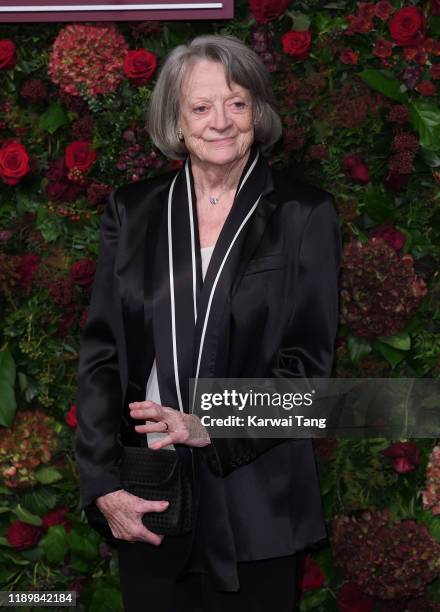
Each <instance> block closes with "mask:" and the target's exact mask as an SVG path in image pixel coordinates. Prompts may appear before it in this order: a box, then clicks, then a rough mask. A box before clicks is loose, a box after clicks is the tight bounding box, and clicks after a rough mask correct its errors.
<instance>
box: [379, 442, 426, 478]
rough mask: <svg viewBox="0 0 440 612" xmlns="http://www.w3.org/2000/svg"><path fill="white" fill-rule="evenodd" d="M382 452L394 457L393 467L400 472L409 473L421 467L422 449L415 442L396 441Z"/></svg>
mask: <svg viewBox="0 0 440 612" xmlns="http://www.w3.org/2000/svg"><path fill="white" fill-rule="evenodd" d="M382 452H383V454H384V455H385V456H386V457H391V458H392V459H393V467H394V469H395V471H396V472H397V473H398V474H407V473H408V472H413V471H414V470H416V469H417V468H418V467H419V464H420V450H419V449H418V448H417V446H416V445H415V444H414V442H394V444H392V445H391V446H389V447H388V448H387V449H386V450H384V451H382Z"/></svg>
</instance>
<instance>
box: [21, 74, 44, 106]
mask: <svg viewBox="0 0 440 612" xmlns="http://www.w3.org/2000/svg"><path fill="white" fill-rule="evenodd" d="M20 94H21V96H22V97H23V98H24V99H25V100H27V101H28V102H31V103H34V104H35V103H37V102H42V101H43V100H46V98H47V85H46V83H45V82H44V81H42V80H41V79H28V80H27V81H25V82H24V83H23V85H22V87H21V89H20Z"/></svg>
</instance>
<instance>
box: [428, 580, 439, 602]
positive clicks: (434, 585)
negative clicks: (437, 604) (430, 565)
mask: <svg viewBox="0 0 440 612" xmlns="http://www.w3.org/2000/svg"><path fill="white" fill-rule="evenodd" d="M427 591H428V597H429V598H430V599H433V600H434V601H440V578H437V580H434V582H431V584H429V585H428V590H427Z"/></svg>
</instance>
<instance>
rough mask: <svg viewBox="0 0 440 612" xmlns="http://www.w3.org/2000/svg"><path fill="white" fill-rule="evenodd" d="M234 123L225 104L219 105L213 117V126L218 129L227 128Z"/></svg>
mask: <svg viewBox="0 0 440 612" xmlns="http://www.w3.org/2000/svg"><path fill="white" fill-rule="evenodd" d="M231 125H232V119H231V117H230V116H229V114H228V113H227V111H226V109H225V107H224V106H219V107H218V108H215V109H214V115H213V118H212V127H214V128H215V129H217V130H222V131H223V130H225V129H227V128H228V127H230V126H231Z"/></svg>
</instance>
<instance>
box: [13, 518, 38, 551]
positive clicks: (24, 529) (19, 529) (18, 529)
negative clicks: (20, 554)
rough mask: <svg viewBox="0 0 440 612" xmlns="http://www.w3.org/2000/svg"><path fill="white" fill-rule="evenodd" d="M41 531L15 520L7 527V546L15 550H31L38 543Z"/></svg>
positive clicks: (34, 526)
mask: <svg viewBox="0 0 440 612" xmlns="http://www.w3.org/2000/svg"><path fill="white" fill-rule="evenodd" d="M40 536H41V531H40V529H39V527H37V526H36V525H29V523H23V522H22V521H19V520H16V521H14V522H13V523H11V524H10V525H9V527H8V532H7V536H6V537H7V540H8V542H9V544H10V545H11V546H12V547H13V548H16V549H17V550H24V549H25V548H32V546H35V545H36V544H37V543H38V540H39V539H40Z"/></svg>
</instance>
